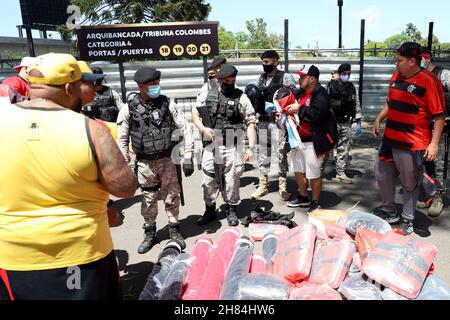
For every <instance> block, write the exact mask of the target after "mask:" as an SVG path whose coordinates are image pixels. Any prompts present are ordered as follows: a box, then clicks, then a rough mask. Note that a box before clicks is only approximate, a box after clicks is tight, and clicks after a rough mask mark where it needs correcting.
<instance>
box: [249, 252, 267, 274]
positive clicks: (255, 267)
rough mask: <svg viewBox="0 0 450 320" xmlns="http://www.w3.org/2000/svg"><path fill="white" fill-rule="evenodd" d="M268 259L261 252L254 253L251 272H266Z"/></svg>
mask: <svg viewBox="0 0 450 320" xmlns="http://www.w3.org/2000/svg"><path fill="white" fill-rule="evenodd" d="M266 270H267V265H266V260H265V259H264V258H263V257H262V256H260V255H259V254H253V255H252V262H251V263H250V273H266Z"/></svg>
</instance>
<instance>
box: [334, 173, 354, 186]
mask: <svg viewBox="0 0 450 320" xmlns="http://www.w3.org/2000/svg"><path fill="white" fill-rule="evenodd" d="M336 179H337V180H339V181H340V182H343V183H346V184H352V183H353V180H352V179H351V178H349V177H347V175H346V174H345V173H344V174H341V175H337V176H336Z"/></svg>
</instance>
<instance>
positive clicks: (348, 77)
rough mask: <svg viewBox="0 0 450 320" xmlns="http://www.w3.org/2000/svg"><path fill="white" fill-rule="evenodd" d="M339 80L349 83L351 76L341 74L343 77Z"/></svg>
mask: <svg viewBox="0 0 450 320" xmlns="http://www.w3.org/2000/svg"><path fill="white" fill-rule="evenodd" d="M339 78H340V79H341V81H343V82H347V81H348V80H349V79H350V76H349V75H346V74H341V75H340V76H339Z"/></svg>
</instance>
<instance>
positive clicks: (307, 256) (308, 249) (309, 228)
mask: <svg viewBox="0 0 450 320" xmlns="http://www.w3.org/2000/svg"><path fill="white" fill-rule="evenodd" d="M315 240H316V227H315V226H314V225H312V224H310V223H307V224H302V225H299V226H298V227H295V228H292V229H290V230H289V231H286V232H284V233H282V234H280V235H279V240H278V243H277V250H276V252H275V256H274V258H273V261H274V264H273V273H274V274H277V275H279V276H282V277H285V278H286V279H287V280H289V281H291V282H297V281H300V280H302V279H304V278H306V277H307V276H308V275H309V271H310V269H311V263H312V257H313V253H314V243H315Z"/></svg>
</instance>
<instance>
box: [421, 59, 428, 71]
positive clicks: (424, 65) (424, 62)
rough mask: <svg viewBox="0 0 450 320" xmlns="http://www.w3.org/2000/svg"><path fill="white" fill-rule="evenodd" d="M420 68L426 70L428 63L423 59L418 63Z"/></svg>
mask: <svg viewBox="0 0 450 320" xmlns="http://www.w3.org/2000/svg"><path fill="white" fill-rule="evenodd" d="M420 66H421V67H422V68H424V69H426V68H428V63H427V62H426V60H425V59H422V61H420Z"/></svg>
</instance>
